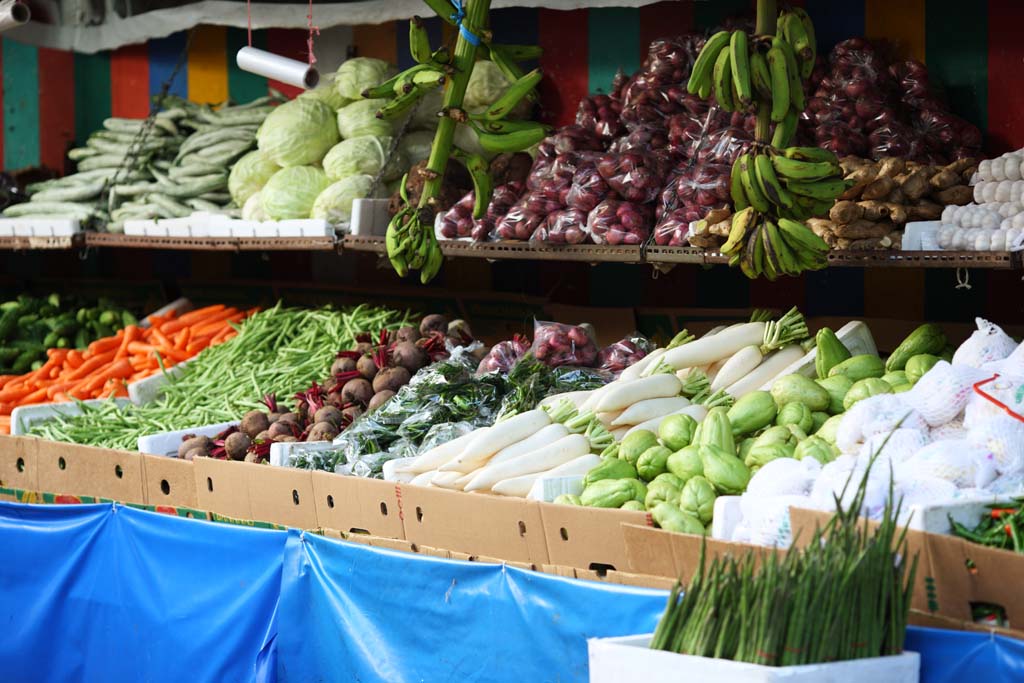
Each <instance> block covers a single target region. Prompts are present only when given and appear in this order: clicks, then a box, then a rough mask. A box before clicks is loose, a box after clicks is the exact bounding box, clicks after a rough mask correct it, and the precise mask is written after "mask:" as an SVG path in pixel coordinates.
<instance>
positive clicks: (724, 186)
mask: <svg viewBox="0 0 1024 683" xmlns="http://www.w3.org/2000/svg"><path fill="white" fill-rule="evenodd" d="M731 170H732V169H731V167H730V166H727V165H725V164H704V165H695V166H692V167H690V166H687V167H684V168H679V169H677V172H676V175H675V180H674V182H670V183H668V184H667V185H666V187H665V189H664V191H663V192H662V195H661V203H662V206H663V207H664V211H675V210H681V211H682V212H683V214H682V219H683V220H685V221H686V222H688V223H689V222H692V221H699V220H700V219H702V218H704V217H705V216H707V214H708V212H710V211H712V210H713V209H724V208H728V207H729V206H730V205H731V201H732V200H731V195H730V192H729V175H730V172H731Z"/></svg>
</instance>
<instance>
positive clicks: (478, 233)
mask: <svg viewBox="0 0 1024 683" xmlns="http://www.w3.org/2000/svg"><path fill="white" fill-rule="evenodd" d="M525 189H526V188H525V186H524V184H523V183H521V182H520V181H518V180H513V181H511V182H508V183H505V184H504V185H499V186H497V187H496V188H494V192H493V193H491V201H490V203H489V204H488V205H487V211H486V212H484V215H483V216H482V217H481V218H479V219H477V220H476V221H474V222H473V232H472V233H471V234H470V236H471V237H472V238H473V240H474V241H476V242H486V241H487V240H490V239H494V238H495V228H496V227H497V225H498V221H499V220H501V219H502V218H503V217H504V216H505V215H506V214H507V213H508V212H509V210H510V209H511V208H512V207H513V206H515V205H516V202H518V201H519V200H520V199H521V198H522V196H523V192H525Z"/></svg>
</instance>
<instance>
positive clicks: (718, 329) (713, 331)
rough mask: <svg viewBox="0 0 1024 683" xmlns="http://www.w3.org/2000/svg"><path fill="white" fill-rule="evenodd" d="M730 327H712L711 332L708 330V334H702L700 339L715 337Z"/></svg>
mask: <svg viewBox="0 0 1024 683" xmlns="http://www.w3.org/2000/svg"><path fill="white" fill-rule="evenodd" d="M728 327H729V326H728V325H718V326H717V327H712V328H711V329H710V330H708V331H707V332H705V333H704V334H702V335H701V336H700V337H699V339H703V338H704V337H713V336H714V335H716V334H718V333H719V332H721V331H722V330H724V329H727V328H728Z"/></svg>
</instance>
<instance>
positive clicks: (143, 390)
mask: <svg viewBox="0 0 1024 683" xmlns="http://www.w3.org/2000/svg"><path fill="white" fill-rule="evenodd" d="M190 360H191V359H189V360H183V361H182V362H180V363H178V364H177V365H172V366H171V367H169V368H166V369H165V370H164V371H163V372H158V373H156V374H155V375H150V376H149V377H146V378H145V379H140V380H139V381H137V382H131V383H130V384H129V385H128V398H129V399H130V400H131V402H132V403H134V404H135V405H142V404H143V403H149V402H150V401H155V400H156V399H157V398H159V397H160V396H161V395H162V394H163V393H164V386H165V385H166V384H167V383H168V382H169V381H170V380H171V379H172V378H174V377H177V376H178V375H179V374H181V371H182V369H184V367H185V366H186V365H187V364H188V363H189V361H190Z"/></svg>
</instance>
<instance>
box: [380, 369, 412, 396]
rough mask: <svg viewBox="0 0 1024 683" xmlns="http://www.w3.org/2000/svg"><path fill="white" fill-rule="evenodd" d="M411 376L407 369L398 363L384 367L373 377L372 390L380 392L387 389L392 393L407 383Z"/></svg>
mask: <svg viewBox="0 0 1024 683" xmlns="http://www.w3.org/2000/svg"><path fill="white" fill-rule="evenodd" d="M411 377H412V375H411V374H410V373H409V371H408V370H406V369H405V368H404V367H402V366H400V365H399V366H397V367H393V368H384V369H383V370H381V371H380V372H378V373H377V376H376V377H374V378H373V391H374V392H375V393H380V392H382V391H385V390H389V391H391V392H392V393H394V392H396V391H398V390H399V389H401V388H402V387H404V386H405V385H406V384H408V383H409V379H410V378H411Z"/></svg>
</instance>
